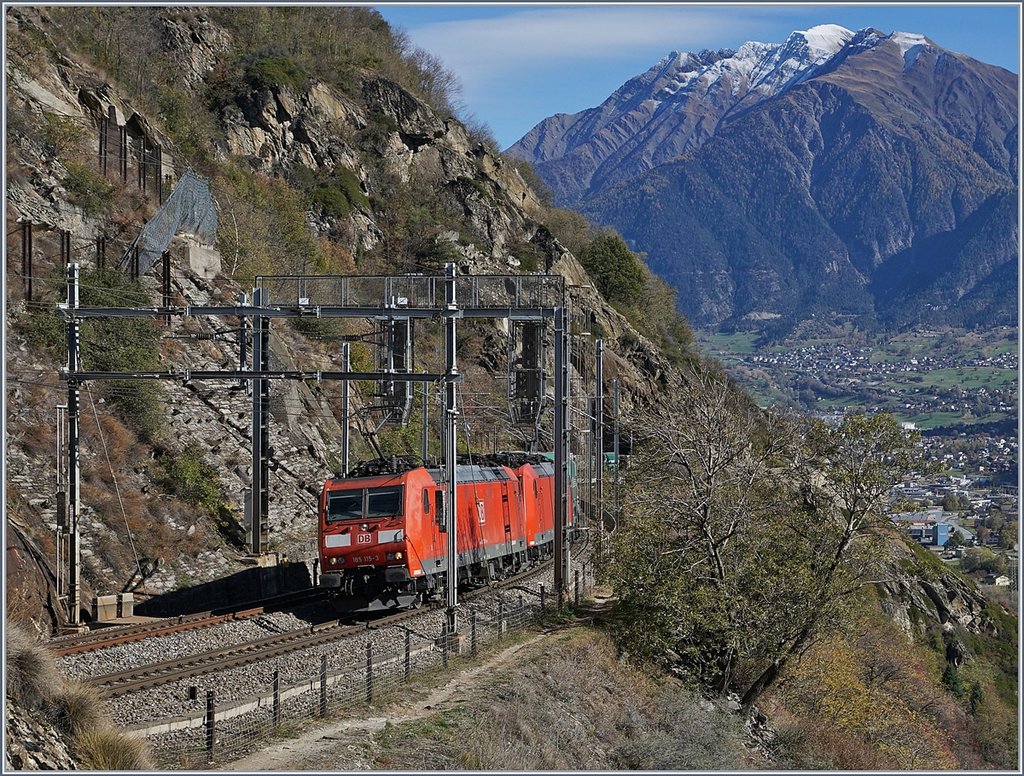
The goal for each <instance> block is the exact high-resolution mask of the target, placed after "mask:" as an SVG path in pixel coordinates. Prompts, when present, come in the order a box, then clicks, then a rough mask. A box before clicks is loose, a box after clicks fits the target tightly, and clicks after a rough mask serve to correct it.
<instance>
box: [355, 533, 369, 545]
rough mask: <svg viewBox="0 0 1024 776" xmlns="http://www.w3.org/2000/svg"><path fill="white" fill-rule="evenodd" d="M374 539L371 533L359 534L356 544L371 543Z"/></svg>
mask: <svg viewBox="0 0 1024 776" xmlns="http://www.w3.org/2000/svg"><path fill="white" fill-rule="evenodd" d="M372 541H373V537H372V536H371V535H370V534H358V535H357V536H356V544H369V543H370V542H372Z"/></svg>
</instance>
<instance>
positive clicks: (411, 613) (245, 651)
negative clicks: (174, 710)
mask: <svg viewBox="0 0 1024 776" xmlns="http://www.w3.org/2000/svg"><path fill="white" fill-rule="evenodd" d="M550 565H551V561H548V562H546V563H543V564H540V565H539V566H536V567H534V568H532V569H529V570H528V571H525V572H523V573H521V574H517V575H516V576H514V577H509V578H508V579H506V580H503V581H501V582H495V583H492V584H491V585H489V586H487V587H481V588H478V589H476V590H472V591H469V592H467V593H465V594H464V595H463V596H462V598H463V599H472V598H475V597H476V596H479V595H483V594H484V593H487V592H489V591H493V590H494V589H500V588H502V587H511V586H515V585H518V584H519V583H521V582H523V581H524V580H526V579H529V578H530V577H532V576H534V575H536V574H539V573H541V572H543V571H545V570H546V569H548V568H549V567H550ZM252 611H255V610H252ZM421 612H422V610H418V609H409V610H405V611H402V612H398V613H396V614H392V615H389V616H387V617H382V618H379V619H374V620H372V621H370V622H364V623H360V624H349V623H344V622H340V621H339V622H331V623H325V624H321V625H314V626H310V627H309V628H303V629H300V630H292V631H288V632H286V633H279V634H274V635H271V636H265V637H263V638H260V639H256V640H254V641H249V642H244V643H242V644H236V645H234V646H230V647H225V648H222V649H214V650H209V651H207V652H202V653H199V654H196V655H190V656H187V657H180V658H174V659H171V660H166V661H163V662H160V663H153V664H150V665H147V666H142V667H140V668H133V669H130V670H127V671H120V672H118V673H113V674H107V675H105V676H99V677H95V678H93V679H91V680H89V683H90V684H92V685H93V686H95V687H97V688H98V689H99V690H100V691H101V692H103V693H104V694H105V695H106V696H107V697H109V698H117V697H120V696H123V695H128V694H129V693H133V692H139V691H141V690H147V689H150V688H153V687H158V686H160V685H164V684H169V683H171V682H175V681H178V680H181V679H193V678H196V677H200V676H204V675H207V674H212V673H216V672H219V671H224V670H227V669H230V668H235V667H237V666H241V665H247V664H250V663H253V662H256V661H259V660H269V659H272V658H276V657H280V656H282V655H287V654H289V653H292V652H298V651H300V650H304V649H309V648H311V647H317V646H321V645H323V644H328V643H331V642H334V641H338V640H341V639H345V638H350V637H353V636H355V635H357V634H360V633H365V632H366V631H367V630H368V629H369V630H376V629H380V628H385V627H389V626H392V625H395V624H397V623H399V622H401V621H403V620H406V619H409V618H412V617H416V616H418V615H419V614H420V613H421ZM225 616H228V615H225ZM140 638H145V637H144V636H142V637H140Z"/></svg>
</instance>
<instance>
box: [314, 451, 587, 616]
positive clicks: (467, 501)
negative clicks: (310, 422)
mask: <svg viewBox="0 0 1024 776" xmlns="http://www.w3.org/2000/svg"><path fill="white" fill-rule="evenodd" d="M457 479H458V498H457V509H458V514H457V515H456V525H457V537H458V547H459V563H458V575H459V582H460V584H478V583H483V582H486V581H488V580H492V579H500V578H502V577H505V576H508V575H510V574H513V573H516V572H517V571H519V570H521V569H523V568H525V567H526V566H527V565H529V564H531V563H535V562H537V561H538V560H540V559H542V558H544V557H546V556H548V555H550V554H551V552H552V548H553V544H554V496H555V487H554V465H553V464H552V463H551V462H550V461H548V460H546V459H544V458H542V457H541V456H536V455H528V454H525V453H504V454H499V455H496V456H488V457H486V458H483V459H481V458H479V457H477V458H475V462H473V463H469V462H466V463H462V462H460V464H459V466H458V471H457ZM441 483H442V478H441V472H440V470H439V469H437V468H427V467H424V466H415V465H412V464H411V463H410V462H408V461H404V462H403V461H402V460H401V459H398V460H395V461H394V462H393V463H392V464H391V465H388V462H385V461H374V462H369V463H368V464H364V465H362V466H360V467H356V469H355V470H354V471H353V472H352V476H349V477H344V478H332V479H329V480H327V481H326V482H325V483H324V487H323V491H322V493H321V496H320V508H319V521H318V522H319V526H318V529H319V530H318V536H319V545H320V571H321V573H320V580H319V583H320V586H322V587H328V588H333V589H334V590H335V591H336V593H337V595H336V602H337V604H338V606H339V608H341V609H343V610H347V611H371V610H376V609H388V608H404V607H409V606H418V605H420V604H421V603H423V602H424V601H425V600H428V599H430V598H432V597H434V596H436V595H437V594H438V593H439V591H441V590H443V589H444V586H445V584H446V582H447V568H448V550H447V541H448V540H447V536H446V533H445V531H444V526H443V519H442V515H443V502H442V499H443V488H442V484H441ZM570 492H571V489H570ZM572 523H573V519H572V498H571V495H570V500H569V511H568V520H567V528H568V527H571V526H572Z"/></svg>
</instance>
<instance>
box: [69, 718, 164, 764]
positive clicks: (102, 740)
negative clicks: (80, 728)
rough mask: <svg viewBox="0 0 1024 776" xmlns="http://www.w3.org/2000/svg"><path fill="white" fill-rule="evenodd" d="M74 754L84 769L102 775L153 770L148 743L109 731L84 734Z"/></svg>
mask: <svg viewBox="0 0 1024 776" xmlns="http://www.w3.org/2000/svg"><path fill="white" fill-rule="evenodd" d="M75 752H76V753H77V754H78V757H79V759H80V761H81V764H82V766H83V767H84V768H90V769H93V770H99V771H145V770H151V769H152V768H153V760H152V757H151V755H150V752H149V747H148V745H147V744H146V742H145V741H144V740H143V739H141V738H138V737H136V736H132V735H128V734H127V733H122V732H120V731H118V730H114V729H113V728H109V727H101V728H97V729H95V730H89V731H86V732H84V733H82V734H81V735H80V736H78V737H77V738H76V739H75Z"/></svg>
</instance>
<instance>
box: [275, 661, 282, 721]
mask: <svg viewBox="0 0 1024 776" xmlns="http://www.w3.org/2000/svg"><path fill="white" fill-rule="evenodd" d="M279 727H281V672H280V671H279V670H278V669H276V668H275V669H274V730H277V729H278V728H279Z"/></svg>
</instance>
